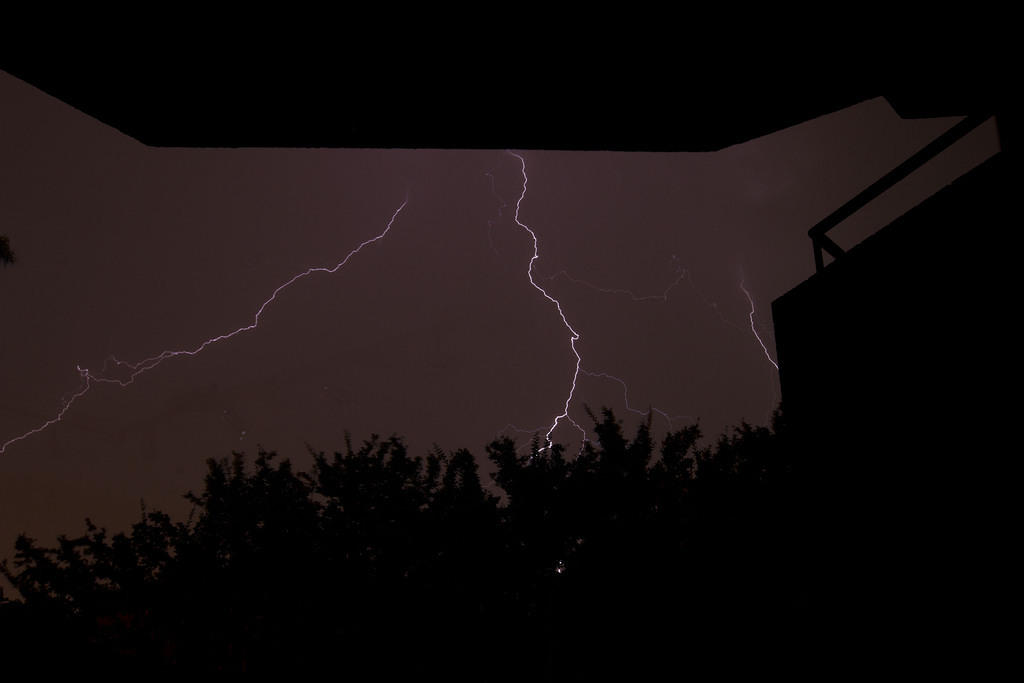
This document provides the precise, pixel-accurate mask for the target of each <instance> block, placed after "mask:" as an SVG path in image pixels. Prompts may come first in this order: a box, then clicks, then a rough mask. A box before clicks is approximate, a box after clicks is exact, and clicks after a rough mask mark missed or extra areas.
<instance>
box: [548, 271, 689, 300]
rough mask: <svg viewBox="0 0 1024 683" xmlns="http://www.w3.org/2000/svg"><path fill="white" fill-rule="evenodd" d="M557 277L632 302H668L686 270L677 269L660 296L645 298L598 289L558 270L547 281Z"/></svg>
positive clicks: (603, 288)
mask: <svg viewBox="0 0 1024 683" xmlns="http://www.w3.org/2000/svg"><path fill="white" fill-rule="evenodd" d="M559 276H561V277H564V278H565V279H566V280H568V281H569V282H571V283H573V284H576V285H582V286H584V287H589V288H590V289H593V290H595V291H598V292H601V293H603V294H625V295H626V296H628V297H629V298H630V299H632V300H633V301H668V293H669V292H671V291H672V289H673V288H674V287H675V286H676V285H678V284H679V283H680V282H682V281H683V280H684V279H685V278H686V270H685V269H684V268H682V267H678V268H677V269H676V279H675V280H673V281H672V283H671V284H670V285H669V286H668V287H666V288H665V291H663V292H662V293H661V294H648V295H645V296H639V295H637V294H634V293H633V291H632V290H629V289H609V288H606V287H599V286H597V285H595V284H593V283H590V282H587V281H586V280H579V279H577V278H574V277H572V276H571V275H569V273H568V272H566V271H564V270H560V271H558V272H557V273H555V274H554V275H549V276H548V277H547V279H548V280H554V279H555V278H557V277H559Z"/></svg>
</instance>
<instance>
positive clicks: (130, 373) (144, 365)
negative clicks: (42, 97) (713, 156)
mask: <svg viewBox="0 0 1024 683" xmlns="http://www.w3.org/2000/svg"><path fill="white" fill-rule="evenodd" d="M408 203H409V197H408V195H407V196H406V198H405V200H403V201H402V204H401V206H399V207H398V208H397V209H396V210H395V212H394V213H393V214H392V215H391V219H390V220H389V221H388V222H387V226H386V227H385V228H384V230H383V232H381V233H380V234H379V235H377V236H375V237H371V238H370V239H368V240H365V241H363V242H362V243H360V244H359V246H357V247H356V248H355V249H353V250H352V251H350V252H349V253H348V254H347V255H346V256H345V258H343V259H342V260H341V261H339V262H338V263H336V264H335V265H334V266H333V267H330V268H327V267H315V268H309V269H308V270H305V271H303V272H301V273H299V274H297V275H295V276H294V277H292V278H291V279H290V280H288V281H287V282H285V283H284V284H282V285H280V286H279V287H278V288H277V289H275V290H274V292H273V293H272V294H271V295H270V297H269V298H267V300H266V301H264V302H263V303H262V304H261V305H260V307H259V309H258V310H257V311H256V315H255V316H254V318H253V321H252V323H251V324H249V325H245V326H242V327H239V328H238V329H236V330H233V331H232V332H228V333H227V334H222V335H218V336H216V337H211V338H210V339H207V340H206V341H204V342H202V343H201V344H199V346H197V347H195V348H194V349H191V350H189V349H185V350H180V351H164V352H162V353H160V354H158V355H156V356H152V357H150V358H145V359H143V360H140V361H138V362H135V363H128V362H125V361H121V360H118V359H116V358H113V357H111V359H110V360H111V361H112V362H113V364H114V366H115V367H116V368H118V369H120V370H122V371H124V370H127V378H125V377H123V376H122V377H110V376H107V375H106V374H105V373H106V372H107V363H104V366H103V369H102V370H100V371H99V372H98V373H94V372H91V371H90V370H89V369H88V368H83V367H81V366H76V369H77V371H78V374H79V376H80V377H81V379H82V386H81V388H80V389H79V390H78V391H76V392H75V393H73V394H71V395H70V397H67V398H65V399H63V400H62V401H61V408H60V410H59V411H58V412H57V414H56V415H55V416H54V417H53V418H51V419H49V420H47V421H46V422H44V423H43V424H41V425H39V426H38V427H36V428H35V429H32V430H29V431H27V432H25V433H24V434H22V435H20V436H16V437H14V438H12V439H10V440H8V441H6V442H5V443H4V444H3V445H0V455H2V454H3V453H4V452H5V451H6V450H7V448H8V447H9V446H11V445H12V444H15V443H17V442H19V441H22V440H23V439H27V438H28V437H30V436H32V435H34V434H38V433H39V432H42V431H44V430H46V429H48V428H49V427H51V426H53V425H54V424H56V423H58V422H60V421H61V420H62V419H63V418H64V415H65V413H67V411H68V410H69V409H70V408H71V406H72V405H74V403H75V401H77V400H78V399H80V398H81V397H82V396H85V394H87V393H88V392H89V389H91V388H92V386H93V384H117V385H119V386H121V387H126V386H128V385H129V384H131V383H133V382H134V381H135V378H136V377H138V376H139V375H141V374H143V373H145V372H147V371H149V370H152V369H153V368H155V367H157V366H158V365H160V364H161V363H163V362H164V361H165V360H167V359H169V358H174V357H176V356H195V355H197V354H199V353H201V352H202V351H203V350H204V349H206V348H207V347H208V346H210V345H211V344H216V343H217V342H222V341H225V340H227V339H231V338H232V337H234V336H236V335H239V334H242V333H243V332H249V331H251V330H254V329H256V327H257V326H259V323H260V316H262V315H263V311H264V310H265V309H266V308H267V306H269V305H270V304H271V303H272V302H273V301H274V300H275V299H277V295H278V294H280V293H281V292H282V291H283V290H285V289H286V288H288V287H290V286H291V285H292V284H294V283H296V282H298V281H299V280H301V279H303V278H305V277H307V276H309V275H312V274H313V273H328V274H333V273H336V272H338V270H339V269H340V268H342V267H344V266H345V264H347V263H348V262H349V260H350V259H351V258H352V257H353V256H355V255H356V254H358V253H359V252H360V251H362V250H363V248H364V247H366V246H369V245H370V244H373V243H374V242H378V241H380V240H382V239H384V237H385V236H387V234H388V232H389V231H390V230H391V226H392V225H393V224H394V222H395V219H397V218H398V214H399V213H401V211H402V209H404V208H405V206H406V204H408ZM524 227H525V226H524ZM535 258H536V257H535ZM563 319H564V318H563Z"/></svg>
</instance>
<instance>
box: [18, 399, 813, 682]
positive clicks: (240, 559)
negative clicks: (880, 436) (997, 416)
mask: <svg viewBox="0 0 1024 683" xmlns="http://www.w3.org/2000/svg"><path fill="white" fill-rule="evenodd" d="M591 417H592V419H593V421H594V429H593V432H594V435H595V437H596V438H595V439H594V440H593V441H588V442H587V443H585V444H584V446H583V448H582V449H581V450H580V451H579V452H578V453H574V454H567V453H566V452H565V449H564V448H562V447H561V446H560V445H558V444H553V445H552V446H551V447H550V448H548V447H541V445H540V442H539V441H538V440H536V439H535V440H534V441H533V443H532V444H531V447H530V449H529V450H528V451H527V452H524V453H520V452H519V450H517V445H516V444H515V442H514V441H512V440H510V439H499V440H496V441H494V442H492V443H491V444H490V445H489V446H488V447H487V457H488V458H489V459H490V460H491V462H492V463H493V464H494V466H495V472H494V473H493V475H492V478H493V480H494V482H495V484H496V485H497V486H498V487H500V488H501V490H502V491H503V493H504V501H499V498H497V497H496V496H494V495H492V494H490V493H488V492H487V491H486V490H485V489H484V487H483V486H482V484H481V481H480V476H479V470H478V465H477V460H476V458H475V457H474V456H473V455H472V454H471V453H470V452H469V451H466V450H459V451H455V452H450V453H449V452H445V451H443V450H441V449H440V448H435V449H434V450H433V451H431V452H430V453H428V454H426V455H425V456H424V457H419V456H416V457H412V456H410V455H409V453H408V452H407V450H406V448H405V445H404V444H403V442H402V441H401V440H400V439H399V438H397V437H390V438H388V439H382V438H380V437H378V436H376V435H374V436H372V437H371V438H370V439H369V440H368V441H365V442H364V443H363V444H362V445H361V446H359V447H358V448H354V447H353V445H352V444H351V442H350V441H349V440H348V439H346V449H345V451H344V452H336V453H334V454H333V456H330V457H328V456H326V455H325V454H323V453H311V455H312V458H313V464H312V468H311V469H310V471H309V472H296V471H294V469H293V467H292V465H291V463H290V461H289V460H287V459H280V458H278V457H277V456H276V455H275V454H274V453H267V452H264V451H262V450H261V451H260V452H258V454H257V455H256V457H255V459H253V460H252V461H251V462H247V459H246V457H245V456H244V455H242V454H237V453H236V454H234V456H233V457H232V458H231V459H221V460H216V459H210V460H208V461H207V474H206V476H205V479H204V483H203V489H202V490H201V491H200V492H199V493H193V492H189V493H187V494H186V498H187V499H188V500H189V501H190V502H191V503H192V504H193V506H194V507H193V512H192V514H191V516H190V517H189V519H188V520H187V521H186V522H173V521H172V520H171V519H170V518H169V517H168V516H167V515H165V514H164V513H161V512H159V511H151V510H148V509H147V508H146V507H145V506H143V508H142V514H141V518H140V520H139V521H138V522H137V523H136V524H135V525H133V526H132V528H131V530H130V531H129V532H127V533H118V534H115V535H113V536H110V535H109V534H108V533H107V532H106V530H104V529H101V528H98V527H96V526H95V525H94V524H93V523H92V522H91V521H89V520H86V532H85V534H84V535H82V536H80V537H77V538H67V537H64V536H62V537H59V538H58V539H57V545H56V547H53V548H47V547H41V546H39V545H37V544H36V542H35V541H34V540H32V539H29V538H27V537H24V536H22V537H19V538H18V540H17V543H16V548H15V556H14V560H13V566H12V565H11V564H9V563H8V562H7V561H4V563H3V564H2V565H0V571H2V572H3V574H4V575H5V576H7V578H8V579H9V580H10V581H11V582H12V583H13V585H14V586H15V587H16V588H17V590H18V591H19V593H20V594H21V596H22V600H21V601H20V602H17V603H11V602H5V603H0V628H3V629H7V630H6V631H5V632H10V631H11V630H12V629H18V630H19V632H21V633H30V632H31V633H38V632H40V631H41V630H44V629H45V630H46V632H47V633H50V634H56V636H55V637H57V638H58V640H59V641H60V642H61V643H63V644H64V645H65V646H66V647H67V648H69V651H74V652H75V653H77V654H76V658H75V659H74V662H75V666H77V667H79V668H81V667H82V666H87V665H95V666H97V667H107V668H109V667H111V666H114V667H120V668H122V669H126V668H128V669H130V668H131V667H133V666H134V667H136V668H137V669H138V670H140V671H143V670H144V671H150V672H151V671H154V670H157V669H160V668H164V669H167V670H171V671H181V672H184V671H217V670H232V671H247V670H260V671H278V672H281V673H289V672H290V673H294V672H296V671H299V670H311V669H313V668H317V669H320V668H322V667H325V666H327V667H335V668H337V669H339V670H343V671H345V672H346V673H349V674H350V675H351V676H353V677H356V678H360V677H369V676H377V677H380V676H385V677H392V676H406V675H408V676H412V675H422V673H423V672H424V671H429V670H435V671H443V672H444V673H445V674H446V675H447V677H448V678H450V679H463V678H472V679H473V680H512V679H519V678H522V677H524V676H530V677H532V678H538V677H540V678H547V679H558V680H595V679H605V678H607V677H608V676H610V675H613V674H614V675H618V676H629V675H631V674H632V675H633V676H634V677H635V676H638V675H639V676H640V677H644V676H645V675H646V674H644V675H641V674H639V673H638V671H640V670H641V669H642V668H643V665H644V664H646V665H648V666H649V667H653V666H662V665H673V666H676V665H678V663H679V662H686V663H687V666H689V667H691V668H692V667H693V666H696V665H697V663H699V662H704V663H711V662H715V661H718V660H717V659H716V657H725V658H730V657H742V656H743V655H744V653H749V652H752V651H753V650H755V649H758V648H760V649H762V650H763V649H764V648H765V647H767V645H765V642H762V641H765V639H767V640H768V641H770V642H771V643H775V642H776V640H777V639H778V638H781V637H782V635H781V634H782V633H785V632H786V628H788V627H790V626H792V625H793V624H795V623H797V622H798V621H799V619H800V618H801V615H800V613H798V612H795V611H793V609H792V605H793V604H796V602H797V601H795V600H793V594H794V593H795V592H796V591H797V590H798V581H797V580H796V578H795V577H797V576H798V574H797V571H796V569H797V567H798V564H797V563H798V559H799V557H800V552H799V550H800V540H801V539H800V538H799V537H798V535H796V534H795V532H794V530H795V529H796V528H797V526H796V525H795V524H794V519H795V517H796V514H795V512H794V510H796V509H798V505H799V504H798V502H794V501H798V500H799V497H798V496H795V492H796V491H797V487H798V485H797V483H795V482H797V479H796V478H795V477H794V476H793V472H794V462H795V461H794V458H793V455H792V452H791V450H790V448H789V444H788V442H787V433H786V428H785V422H784V420H783V419H782V417H781V415H777V416H776V419H775V422H774V423H773V427H772V428H771V429H769V428H765V427H752V426H750V425H747V424H742V425H741V426H740V427H739V428H737V429H735V430H734V431H733V433H732V434H730V435H728V436H722V437H721V438H719V439H718V440H717V442H715V443H713V444H711V445H708V446H705V447H700V446H699V445H698V441H699V439H700V430H699V429H698V428H697V426H696V425H693V426H688V427H685V428H683V429H681V430H677V431H674V432H672V433H670V434H668V435H666V436H665V438H664V439H663V441H662V443H661V445H660V449H659V448H656V445H655V444H654V442H653V440H652V438H651V431H650V423H649V422H647V423H644V424H641V425H640V426H639V427H638V429H637V431H636V434H635V436H634V437H633V438H632V439H627V438H626V436H625V435H624V433H623V430H622V425H621V423H620V422H619V421H617V420H616V419H615V416H614V415H613V414H612V412H611V411H609V410H604V411H602V413H601V416H600V417H597V416H595V415H593V414H592V415H591ZM766 615H772V616H770V617H769V616H766ZM780 620H782V621H780ZM752 624H756V625H758V626H757V628H753V627H752ZM780 624H781V626H780ZM12 625H16V626H12ZM769 626H770V627H771V628H774V629H775V631H771V630H765V629H766V628H768V627H769ZM33 629H35V631H33ZM772 633H774V634H775V635H776V636H778V638H773V636H772V635H771V634H772ZM766 634H768V635H766ZM649 673H650V672H649Z"/></svg>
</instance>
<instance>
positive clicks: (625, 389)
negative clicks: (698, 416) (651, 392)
mask: <svg viewBox="0 0 1024 683" xmlns="http://www.w3.org/2000/svg"><path fill="white" fill-rule="evenodd" d="M580 372H581V373H582V374H584V375H587V376H588V377H600V378H603V379H610V380H611V381H613V382H617V383H618V384H619V386H621V387H622V398H623V401H624V402H625V404H626V410H628V411H629V412H631V413H636V414H637V415H647V411H644V410H640V409H639V408H634V407H633V406H631V405H630V404H629V386H627V385H626V380H624V379H622V378H620V377H616V376H615V375H610V374H608V373H607V372H590V371H589V370H585V369H583V368H581V369H580ZM650 410H652V411H653V412H655V413H657V414H658V415H661V416H662V417H663V418H665V421H666V422H668V428H669V429H674V428H675V427H674V421H675V420H679V419H682V418H684V417H685V418H688V419H693V416H692V415H675V416H672V415H669V414H668V413H666V412H665V411H664V410H660V409H658V408H655V407H653V406H651V408H650Z"/></svg>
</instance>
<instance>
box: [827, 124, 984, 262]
mask: <svg viewBox="0 0 1024 683" xmlns="http://www.w3.org/2000/svg"><path fill="white" fill-rule="evenodd" d="M991 117H992V115H991V114H978V115H971V116H967V117H966V118H964V119H963V120H962V121H960V122H959V123H957V124H956V125H955V126H953V127H952V128H950V129H949V130H947V131H946V132H945V133H943V134H942V135H940V136H939V137H937V138H935V139H934V140H932V141H931V142H929V143H928V144H927V145H925V146H924V147H922V148H921V149H920V150H918V151H917V153H915V154H914V155H913V156H911V157H910V158H909V159H907V160H906V161H904V162H903V163H902V164H900V165H899V166H897V167H896V168H894V169H892V170H891V171H889V172H888V173H886V174H885V175H884V176H882V177H881V178H879V179H878V180H876V181H875V182H873V183H872V184H871V185H869V186H868V187H867V188H866V189H865V190H864V191H862V192H861V193H860V194H858V195H857V196H855V197H854V198H853V199H851V200H850V201H848V202H846V203H845V204H843V205H842V206H840V207H839V208H838V209H836V210H835V211H833V212H832V213H830V214H829V215H828V216H826V217H825V218H823V219H822V220H820V221H819V222H818V223H817V224H816V225H815V226H814V227H813V228H811V229H810V230H808V231H807V234H808V235H809V236H810V238H811V244H812V245H813V247H814V270H815V272H819V273H820V272H821V270H822V269H823V268H824V267H825V260H824V259H825V257H824V254H823V253H822V252H823V251H827V252H828V253H829V255H831V256H832V258H833V259H837V258H839V257H840V256H842V255H843V254H844V253H845V252H844V251H843V249H842V247H840V246H839V245H838V244H836V243H835V242H833V241H832V240H831V239H829V238H828V236H827V235H826V234H825V233H827V232H828V231H829V230H831V229H832V228H834V227H836V226H837V225H839V224H840V223H842V222H843V221H845V220H846V219H847V218H849V217H850V216H852V215H853V214H854V213H856V212H857V211H859V210H860V209H862V208H863V207H864V206H865V205H866V204H867V203H868V202H870V201H871V200H873V199H875V198H876V197H878V196H879V195H880V194H882V193H883V192H885V191H886V190H888V189H889V188H890V187H892V186H893V185H895V184H896V183H898V182H899V181H901V180H903V179H904V178H906V177H907V176H908V175H910V174H911V173H913V172H914V171H916V170H917V169H919V168H921V166H923V165H924V164H926V163H928V162H929V161H930V160H932V159H934V158H935V157H936V156H938V155H939V154H940V153H941V152H943V151H944V150H946V149H948V148H949V147H951V146H952V145H953V143H955V142H956V141H957V140H959V139H961V138H962V137H964V136H965V135H967V134H968V133H970V132H971V131H972V130H974V129H975V128H977V127H978V126H980V125H981V124H983V123H984V122H985V121H987V120H988V119H990V118H991Z"/></svg>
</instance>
